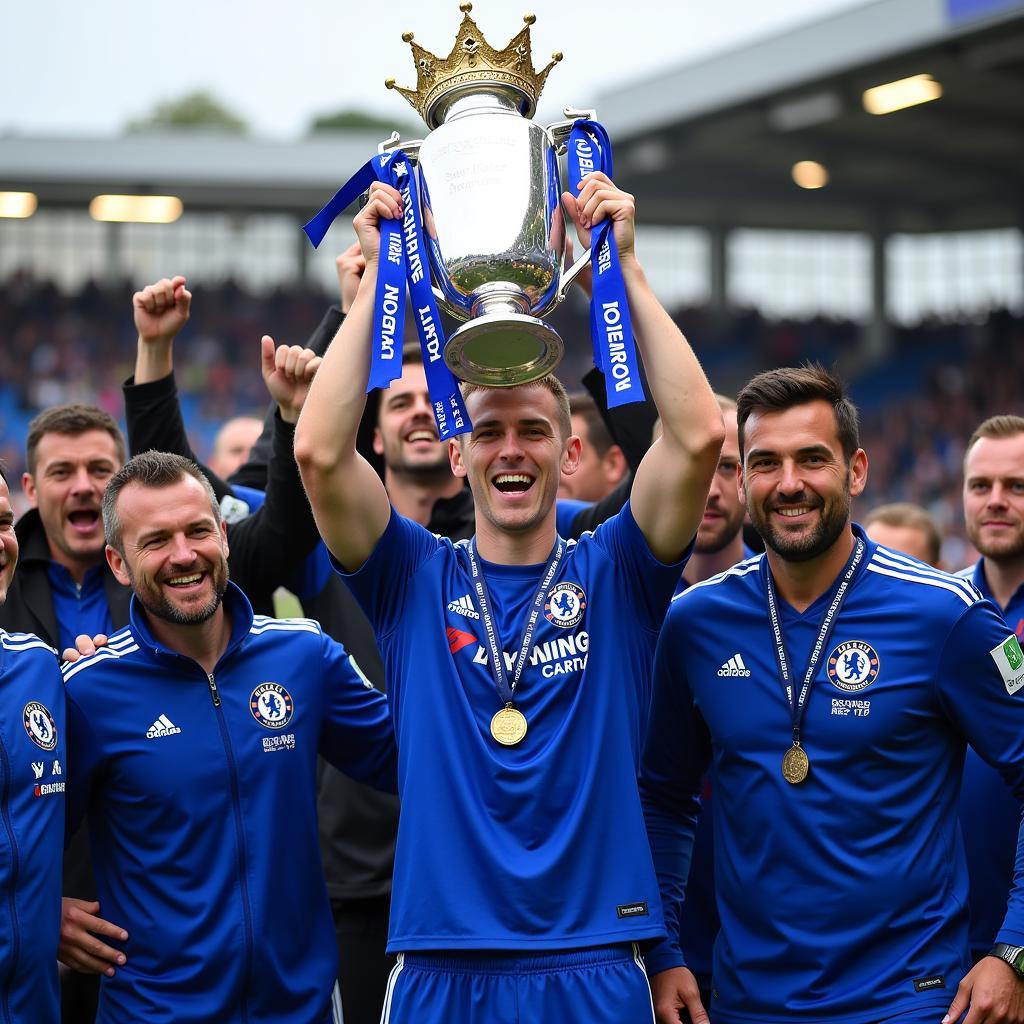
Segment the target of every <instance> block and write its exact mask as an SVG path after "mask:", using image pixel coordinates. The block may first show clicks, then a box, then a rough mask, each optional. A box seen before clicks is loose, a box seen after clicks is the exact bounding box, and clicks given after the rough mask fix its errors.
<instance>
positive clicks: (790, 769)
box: [782, 743, 811, 786]
mask: <svg viewBox="0 0 1024 1024" xmlns="http://www.w3.org/2000/svg"><path fill="white" fill-rule="evenodd" d="M810 770H811V762H810V761H809V760H808V758H807V754H806V753H804V748H803V747H798V746H797V745H796V744H795V743H794V744H793V746H791V747H790V748H789V750H787V751H786V753H785V754H783V755H782V777H783V778H784V779H785V780H786V781H787V782H789V783H791V784H792V785H794V786H795V785H797V783H800V782H803V781H804V779H806V778H807V773H808V772H809V771H810Z"/></svg>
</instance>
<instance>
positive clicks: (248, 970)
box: [206, 672, 253, 1021]
mask: <svg viewBox="0 0 1024 1024" xmlns="http://www.w3.org/2000/svg"><path fill="white" fill-rule="evenodd" d="M206 681H207V683H208V684H209V687H210V696H211V698H212V699H213V706H214V709H215V710H216V712H217V726H218V728H219V729H220V738H221V742H222V743H223V744H224V751H225V753H226V754H227V757H228V774H229V776H230V780H231V804H232V808H233V810H234V815H235V837H236V840H237V842H238V877H239V885H240V887H241V890H242V919H243V921H244V924H245V974H244V980H243V985H242V1020H243V1021H248V1019H249V1006H248V995H247V993H248V990H249V983H250V980H251V978H252V950H253V934H252V913H251V911H250V909H249V875H248V872H247V871H246V862H247V860H248V856H247V854H246V846H245V832H244V830H243V828H242V806H241V797H240V796H239V793H238V765H237V764H236V762H235V752H234V749H233V748H232V746H231V737H230V736H229V735H228V726H227V722H226V721H225V720H224V712H223V710H222V709H221V705H220V691H219V690H218V689H217V681H216V680H215V679H214V678H213V673H212V672H207V673H206Z"/></svg>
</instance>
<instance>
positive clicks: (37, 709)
mask: <svg viewBox="0 0 1024 1024" xmlns="http://www.w3.org/2000/svg"><path fill="white" fill-rule="evenodd" d="M21 721H22V723H23V724H24V726H25V732H27V733H28V738H29V739H30V740H31V741H32V742H33V743H34V744H35V745H36V746H37V747H42V748H43V750H53V749H54V748H55V747H56V746H57V725H56V723H55V722H54V720H53V715H51V714H50V712H49V711H48V710H47V708H46V706H45V705H43V704H40V703H39V701H37V700H30V701H29V702H28V703H27V704H26V705H25V708H24V710H23V711H22V715H21Z"/></svg>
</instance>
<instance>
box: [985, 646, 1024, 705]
mask: <svg viewBox="0 0 1024 1024" xmlns="http://www.w3.org/2000/svg"><path fill="white" fill-rule="evenodd" d="M989 654H991V655H992V660H993V661H994V662H995V663H996V668H997V669H999V674H1000V675H1001V676H1002V677H1003V685H1004V686H1005V687H1006V692H1007V693H1008V694H1010V696H1011V697H1012V696H1013V694H1015V693H1016V692H1017V691H1018V690H1019V689H1020V688H1021V687H1022V686H1024V651H1021V649H1020V641H1019V640H1018V639H1017V637H1016V636H1014V635H1010V636H1008V637H1007V638H1006V639H1005V640H1004V641H1003V642H1002V643H1001V644H999V645H998V646H997V647H993V648H992V650H991V651H989Z"/></svg>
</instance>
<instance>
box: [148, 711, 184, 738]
mask: <svg viewBox="0 0 1024 1024" xmlns="http://www.w3.org/2000/svg"><path fill="white" fill-rule="evenodd" d="M180 732H181V730H180V729H179V728H178V727H177V726H176V725H175V724H174V723H173V722H172V721H171V720H170V719H169V718H168V717H167V716H166V715H161V716H160V717H159V718H158V719H157V720H156V721H155V722H154V723H153V724H152V725H151V726H150V727H149V728H148V729H147V730H146V739H147V740H158V739H160V737H161V736H177V735H178V733H180Z"/></svg>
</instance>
